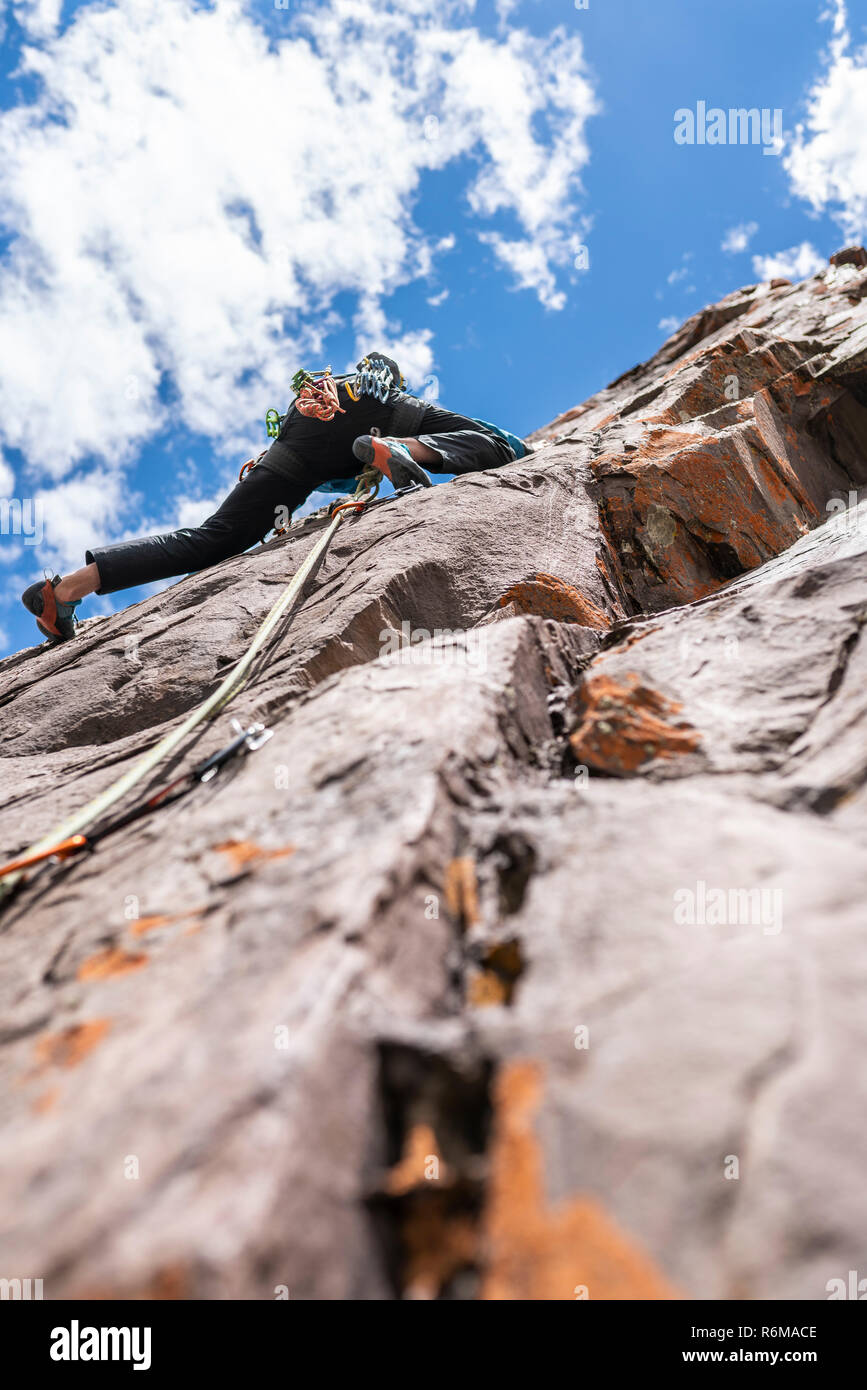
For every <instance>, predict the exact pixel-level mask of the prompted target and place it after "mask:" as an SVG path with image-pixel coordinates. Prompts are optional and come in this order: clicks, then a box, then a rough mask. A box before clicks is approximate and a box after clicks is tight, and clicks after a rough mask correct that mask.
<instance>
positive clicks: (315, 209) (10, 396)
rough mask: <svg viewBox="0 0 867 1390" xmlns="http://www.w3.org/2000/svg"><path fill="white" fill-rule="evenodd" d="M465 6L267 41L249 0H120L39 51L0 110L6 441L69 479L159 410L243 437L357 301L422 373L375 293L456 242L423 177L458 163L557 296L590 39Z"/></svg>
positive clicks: (333, 2) (521, 268) (367, 319)
mask: <svg viewBox="0 0 867 1390" xmlns="http://www.w3.org/2000/svg"><path fill="white" fill-rule="evenodd" d="M22 2H23V0H22ZM37 10H38V11H39V13H40V14H42V16H43V19H44V22H45V25H48V20H49V18H50V15H51V13H53V10H52V7H51V4H50V3H49V0H39V2H38V3H37V0H33V3H31V4H30V6H29V10H28V13H30V12H31V11H32V15H31V19H32V22H33V23H34V24H35V23H36V22H37V20H36V19H35V18H34V17H33V16H35V14H36V11H37ZM462 12H463V11H462V7H461V6H460V5H458V4H455V5H452V6H448V5H447V6H446V7H445V8H443V7H442V5H441V4H439V5H438V4H437V3H436V0H409V2H408V3H407V2H406V0H405V2H404V3H400V4H398V3H394V4H391V3H388V0H323V3H319V4H317V5H316V7H315V9H312V10H310V11H308V12H306V13H305V12H304V11H303V10H301V11H300V12H299V11H297V10H294V9H293V11H292V12H287V13H286V15H285V23H286V36H285V37H278V38H277V39H276V40H274V41H271V42H269V39H268V38H267V36H266V35H265V33H264V32H263V30H262V29H261V28H260V27H259V26H258V25H257V23H256V22H255V20H254V18H252V17H251V16H250V14H248V13H247V12H246V11H245V9H244V7H243V4H242V3H241V0H214V4H213V5H212V6H211V7H210V8H204V7H201V6H195V5H194V4H193V3H192V0H124V4H123V6H122V8H116V7H113V6H106V5H103V4H94V5H88V6H85V7H83V8H81V9H79V10H78V11H77V13H76V14H75V16H74V18H73V20H72V22H71V23H70V24H69V26H68V27H67V29H66V30H65V32H64V33H63V34H62V35H60V36H58V37H56V38H48V39H46V41H45V42H44V43H43V45H42V46H41V47H38V48H37V47H31V48H29V49H26V50H25V52H24V55H23V57H22V66H23V68H24V70H25V72H27V73H29V75H30V76H31V77H34V78H36V79H38V82H39V90H40V94H39V95H38V97H37V98H36V100H35V101H34V103H33V104H32V105H30V106H21V107H18V108H15V109H13V110H12V111H10V112H8V113H6V114H4V115H3V117H2V118H0V219H2V222H3V224H4V225H5V227H6V228H7V229H8V230H10V231H11V232H12V233H13V234H14V235H15V237H16V239H15V240H14V241H13V243H12V246H11V248H10V249H9V251H7V253H6V255H5V257H4V258H3V261H4V275H3V280H2V288H0V363H2V371H0V442H5V443H6V444H7V445H8V446H12V447H15V448H18V449H21V450H22V451H23V452H24V454H25V456H26V457H27V458H28V460H29V461H30V463H31V466H32V467H33V468H39V469H41V470H44V471H45V472H47V473H48V474H49V475H50V476H51V477H53V478H54V479H58V480H59V479H61V478H64V477H65V476H66V475H67V474H68V472H69V470H70V469H71V468H73V467H75V466H76V465H77V464H79V463H80V461H82V460H85V461H87V462H88V465H89V466H91V465H92V462H93V460H94V459H96V460H97V461H100V466H102V465H103V461H104V463H105V466H107V467H108V466H109V465H110V466H111V467H112V468H116V467H118V466H121V465H123V463H124V462H125V461H130V460H131V459H132V458H134V456H135V454H136V452H137V450H138V448H139V447H140V445H141V443H142V441H144V440H145V439H146V438H147V437H148V436H149V435H151V434H152V433H153V432H154V431H155V430H156V429H157V428H160V427H161V426H163V425H165V424H166V423H169V424H175V423H183V424H184V425H185V426H186V427H187V428H189V429H190V430H193V431H198V432H201V433H203V434H205V435H207V436H210V437H211V438H212V439H213V440H214V441H215V443H216V445H217V447H219V448H222V449H226V450H228V449H232V450H234V449H236V448H238V447H241V448H243V440H244V438H245V436H247V437H248V434H249V429H250V426H251V423H252V422H253V421H255V420H257V419H258V417H259V416H260V414H261V406H262V401H263V400H264V399H266V398H277V399H279V398H282V397H283V396H284V395H285V383H286V380H287V377H288V376H289V375H290V374H291V372H292V370H294V368H295V367H296V366H297V365H298V363H299V361H303V360H305V359H309V358H313V357H317V356H319V355H320V353H321V351H322V350H323V347H324V345H325V343H326V341H327V339H328V336H329V333H331V332H332V331H333V330H334V329H335V328H336V327H337V326H338V325H339V320H338V318H337V315H336V313H335V310H334V307H333V306H334V303H335V300H336V299H337V297H338V296H344V295H347V294H348V295H349V296H351V297H354V298H355V301H356V305H357V307H356V310H355V312H354V319H353V323H354V327H355V330H356V332H357V334H358V339H359V343H358V346H359V348H362V347H367V346H369V345H370V343H371V341H372V340H373V339H374V338H375V339H376V345H377V346H381V347H385V348H390V349H391V350H393V351H394V352H395V354H396V355H397V356H398V358H399V360H400V361H401V364H402V365H403V366H404V367H405V370H406V372H407V375H408V376H410V377H413V378H415V379H419V378H420V377H423V376H424V375H425V374H427V373H428V372H429V371H430V368H431V364H432V360H433V348H432V343H431V334H430V330H429V329H426V328H424V327H423V326H411V327H409V328H406V327H401V325H399V324H396V323H393V322H391V321H390V319H389V315H388V311H387V307H386V306H387V302H388V299H389V296H390V295H391V294H392V292H393V291H394V290H396V289H397V288H398V287H399V286H400V285H402V284H405V283H407V282H408V281H410V280H412V279H413V278H416V277H418V276H424V275H426V274H429V273H430V270H431V266H432V264H433V261H434V258H435V257H436V256H437V255H439V254H442V253H444V252H445V251H447V250H448V249H450V248H451V246H453V245H454V238H453V236H447V237H443V238H441V239H440V240H439V242H435V243H431V242H429V241H428V239H427V238H426V237H425V235H424V234H423V232H422V231H421V230H419V228H418V227H417V226H416V225H415V223H414V222H413V218H412V205H413V201H414V199H415V198H416V197H417V194H418V190H419V182H420V179H421V177H422V176H423V175H424V174H425V172H426V171H428V170H437V169H441V168H444V167H445V166H446V165H448V164H449V163H451V162H453V161H464V160H466V159H467V157H471V158H472V159H473V161H474V164H473V167H474V176H473V178H472V182H471V183H470V185H469V187H468V188H467V190H466V198H467V201H468V204H469V208H470V211H471V212H472V214H474V216H475V217H476V218H477V219H480V220H489V219H492V218H494V217H503V218H506V219H507V220H508V223H509V227H510V230H509V233H508V235H506V234H505V233H503V232H501V231H498V230H494V231H491V232H488V233H485V234H483V236H482V240H483V241H484V242H485V243H486V244H488V245H490V246H491V247H492V249H493V251H494V254H495V257H496V258H497V260H498V261H499V262H501V263H502V264H503V265H504V266H506V267H507V268H508V269H509V271H510V272H511V273H512V274H513V275H514V277H515V279H516V281H517V284H518V285H519V287H522V288H529V289H532V290H534V291H535V292H536V293H537V294H538V296H539V298H540V299H541V300H542V302H543V303H544V304H546V305H547V306H548V307H552V308H558V307H561V306H562V304H563V302H564V301H565V294H564V292H563V291H562V290H561V289H559V288H558V286H557V271H558V268H559V267H560V266H562V265H565V264H566V263H567V261H568V259H569V248H568V242H569V235H570V232H571V229H572V223H573V221H574V214H575V203H576V200H577V199H579V198H580V195H581V188H580V180H579V175H580V171H581V169H582V167H583V166H584V164H585V163H586V161H587V158H588V151H587V145H586V137H585V126H586V122H587V119H588V117H589V116H590V115H591V114H592V113H593V111H594V110H595V109H596V102H595V97H594V94H593V91H592V88H591V86H590V83H589V81H588V79H587V76H586V73H585V70H584V61H583V52H582V47H581V40H580V37H579V36H577V35H574V34H567V33H566V32H564V31H562V30H560V31H557V32H556V33H555V34H553V35H550V36H548V37H536V36H533V35H530V34H527V33H525V32H523V31H517V32H515V31H512V32H509V33H508V34H507V35H506V36H505V37H504V38H498V39H495V38H489V37H485V36H483V35H481V34H480V33H478V32H477V31H476V30H475V29H474V28H472V27H468V26H467V24H466V23H464V22H463V20H462V18H461V15H462ZM281 17H283V16H282V14H281ZM40 22H42V21H40ZM46 32H47V30H46ZM430 115H436V117H437V122H438V123H437V126H436V130H437V135H436V138H435V139H428V138H425V137H424V135H423V125H424V121H425V118H426V117H428V116H430ZM456 212H457V213H458V214H459V212H460V210H459V209H457V210H456ZM163 382H169V383H170V384H171V387H172V399H173V400H174V401H175V402H176V404H174V405H173V406H172V407H170V408H168V407H165V406H163V405H162V404H161V403H160V396H159V395H158V390H159V388H160V385H161V383H163ZM48 409H50V421H51V427H50V429H48V430H46V428H45V424H46V411H47V410H48ZM102 514H103V513H102V512H100V511H99V510H98V511H97V513H96V515H97V516H101V515H102Z"/></svg>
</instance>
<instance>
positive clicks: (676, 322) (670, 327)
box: [656, 314, 680, 336]
mask: <svg viewBox="0 0 867 1390" xmlns="http://www.w3.org/2000/svg"><path fill="white" fill-rule="evenodd" d="M656 326H657V328H660V329H662V332H663V333H667V334H668V335H669V336H671V334H672V333H674V332H676V330H677V329H678V328H680V319H678V318H675V317H674V315H673V314H672V315H670V316H669V317H668V318H665V319H660V320H659V323H658V324H657V325H656Z"/></svg>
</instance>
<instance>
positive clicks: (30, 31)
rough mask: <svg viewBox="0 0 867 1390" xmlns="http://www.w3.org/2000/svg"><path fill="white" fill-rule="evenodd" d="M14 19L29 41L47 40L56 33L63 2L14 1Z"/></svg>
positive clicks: (59, 0) (42, 0)
mask: <svg viewBox="0 0 867 1390" xmlns="http://www.w3.org/2000/svg"><path fill="white" fill-rule="evenodd" d="M11 8H12V10H13V12H14V14H15V18H16V19H17V20H18V23H19V24H20V25H21V27H22V29H24V31H25V32H26V34H27V35H28V37H29V38H31V39H47V38H50V37H51V35H52V34H55V33H56V32H57V26H58V25H59V23H60V12H61V10H62V9H63V0H16V3H15V4H13V5H12V7H11Z"/></svg>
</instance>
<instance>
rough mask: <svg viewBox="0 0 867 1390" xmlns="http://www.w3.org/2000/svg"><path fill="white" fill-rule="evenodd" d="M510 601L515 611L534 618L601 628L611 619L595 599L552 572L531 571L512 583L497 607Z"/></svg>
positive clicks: (609, 623)
mask: <svg viewBox="0 0 867 1390" xmlns="http://www.w3.org/2000/svg"><path fill="white" fill-rule="evenodd" d="M508 604H513V605H514V606H515V608H516V609H517V611H518V612H519V613H525V614H529V615H530V616H531V617H536V618H554V619H556V620H557V622H561V623H580V625H581V626H582V627H593V628H597V629H605V628H608V627H610V626H611V620H610V618H608V617H607V616H606V615H605V614H604V613H603V612H602V609H601V608H598V607H597V606H596V604H595V603H593V601H592V600H591V599H589V598H587V597H586V596H585V595H584V594H582V593H579V591H578V590H577V589H576V588H575V587H574V585H572V584H567V583H566V581H565V579H557V578H556V577H555V576H554V575H553V574H532V575H531V576H530V578H529V579H524V580H522V581H521V582H520V583H519V584H513V585H512V587H511V589H507V590H506V592H505V593H504V594H502V595H501V597H500V607H501V608H505V607H506V606H507V605H508Z"/></svg>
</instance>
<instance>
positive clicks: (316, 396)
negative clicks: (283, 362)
mask: <svg viewBox="0 0 867 1390" xmlns="http://www.w3.org/2000/svg"><path fill="white" fill-rule="evenodd" d="M292 390H293V391H294V392H295V409H296V410H297V411H298V412H299V413H300V414H301V415H306V416H308V417H309V418H310V419H313V420H333V419H334V417H335V415H338V414H339V415H345V414H346V411H345V410H344V409H343V406H342V405H341V404H340V397H339V396H338V394H337V385H336V382H335V380H334V377H333V376H332V375H331V368H330V367H326V368H325V369H324V370H323V371H321V372H315V373H314V372H305V371H304V370H303V368H302V369H301V370H300V371H297V372H296V373H295V375H294V376H293V378H292ZM272 414H273V415H276V414H277V412H276V410H275V411H270V410H269V411H268V415H266V417H265V420H266V423H267V420H268V416H270V415H272ZM278 419H279V417H278ZM278 433H279V427H278Z"/></svg>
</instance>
